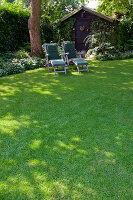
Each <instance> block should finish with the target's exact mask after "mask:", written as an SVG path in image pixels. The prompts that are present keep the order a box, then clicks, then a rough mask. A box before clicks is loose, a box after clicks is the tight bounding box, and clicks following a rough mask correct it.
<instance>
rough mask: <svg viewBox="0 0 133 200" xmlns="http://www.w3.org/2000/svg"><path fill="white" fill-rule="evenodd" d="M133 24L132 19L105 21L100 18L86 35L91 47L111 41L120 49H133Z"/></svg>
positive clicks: (112, 44) (93, 23)
mask: <svg viewBox="0 0 133 200" xmlns="http://www.w3.org/2000/svg"><path fill="white" fill-rule="evenodd" d="M132 32H133V24H132V22H131V21H122V22H118V21H114V22H113V23H109V22H105V21H102V20H100V19H98V20H95V21H93V22H92V24H91V28H90V33H89V35H88V36H87V37H86V41H85V42H86V43H88V44H89V47H90V48H91V49H92V48H95V47H99V46H101V45H102V44H103V43H111V46H114V47H115V48H116V49H117V50H118V51H123V52H124V51H128V50H133V34H132Z"/></svg>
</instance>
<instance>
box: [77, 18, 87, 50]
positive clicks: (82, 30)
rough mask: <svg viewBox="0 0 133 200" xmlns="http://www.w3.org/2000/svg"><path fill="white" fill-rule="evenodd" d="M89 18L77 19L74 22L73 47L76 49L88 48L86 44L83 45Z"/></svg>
mask: <svg viewBox="0 0 133 200" xmlns="http://www.w3.org/2000/svg"><path fill="white" fill-rule="evenodd" d="M89 29H90V22H89V20H86V21H85V20H78V21H77V22H76V23H75V47H76V50H77V51H82V50H85V51H87V50H88V44H87V45H85V38H86V37H87V36H88V34H89Z"/></svg>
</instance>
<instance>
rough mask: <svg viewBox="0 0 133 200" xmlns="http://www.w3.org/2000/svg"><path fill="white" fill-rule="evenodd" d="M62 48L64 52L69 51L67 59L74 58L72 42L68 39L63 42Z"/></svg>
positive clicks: (74, 52)
mask: <svg viewBox="0 0 133 200" xmlns="http://www.w3.org/2000/svg"><path fill="white" fill-rule="evenodd" d="M63 48H64V52H65V53H69V54H68V59H71V58H76V50H75V44H74V42H69V41H66V42H63Z"/></svg>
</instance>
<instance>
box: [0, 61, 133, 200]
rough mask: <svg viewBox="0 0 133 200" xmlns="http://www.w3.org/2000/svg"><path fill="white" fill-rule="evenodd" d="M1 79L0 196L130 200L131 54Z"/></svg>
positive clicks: (131, 130) (28, 198)
mask: <svg viewBox="0 0 133 200" xmlns="http://www.w3.org/2000/svg"><path fill="white" fill-rule="evenodd" d="M89 63H90V67H89V68H90V72H89V73H86V72H84V73H80V74H78V73H77V70H76V68H75V67H74V66H71V70H69V69H68V68H67V75H64V74H57V75H56V76H55V75H54V71H53V69H50V71H51V72H50V73H48V72H47V68H42V69H41V68H40V69H36V70H33V71H27V72H25V73H22V74H17V75H11V76H8V77H2V78H0V97H1V98H0V199H2V200H3V199H7V200H10V199H13V200H14V199H15V200H22V199H24V200H31V199H35V200H43V199H45V200H57V199H67V200H68V199H70V200H71V199H72V200H86V199H96V200H97V199H99V200H103V199H110V200H112V199H114V200H116V199H120V200H121V199H122V200H127V199H129V200H130V199H132V195H133V194H132V157H133V155H132V152H133V147H132V139H133V137H132V134H133V127H132V124H133V101H132V99H133V92H132V83H133V81H132V80H133V68H132V66H133V60H132V59H129V60H121V61H108V62H99V61H89Z"/></svg>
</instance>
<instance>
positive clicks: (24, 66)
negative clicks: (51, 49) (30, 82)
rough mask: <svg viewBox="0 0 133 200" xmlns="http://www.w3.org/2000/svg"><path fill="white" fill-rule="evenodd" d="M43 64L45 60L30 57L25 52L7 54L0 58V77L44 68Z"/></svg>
mask: <svg viewBox="0 0 133 200" xmlns="http://www.w3.org/2000/svg"><path fill="white" fill-rule="evenodd" d="M21 55H22V56H21ZM44 64H45V59H41V58H35V57H30V56H29V54H28V53H26V52H22V51H18V52H15V53H11V52H8V53H5V54H3V55H2V56H1V57H0V76H7V75H11V74H17V73H22V72H24V71H25V70H32V69H36V68H40V67H44Z"/></svg>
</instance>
